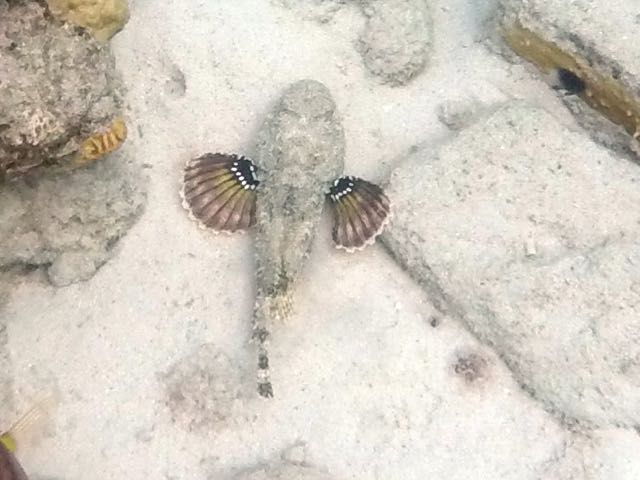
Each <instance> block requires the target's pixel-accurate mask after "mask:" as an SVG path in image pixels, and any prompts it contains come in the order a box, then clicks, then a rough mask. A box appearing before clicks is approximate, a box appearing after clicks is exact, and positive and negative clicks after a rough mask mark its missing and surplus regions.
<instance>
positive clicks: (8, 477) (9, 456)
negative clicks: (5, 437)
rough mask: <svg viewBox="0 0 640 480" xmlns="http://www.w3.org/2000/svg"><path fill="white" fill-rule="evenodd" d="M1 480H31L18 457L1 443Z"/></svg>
mask: <svg viewBox="0 0 640 480" xmlns="http://www.w3.org/2000/svg"><path fill="white" fill-rule="evenodd" d="M0 480H29V477H27V474H26V473H25V471H24V470H23V469H22V467H21V466H20V464H19V463H18V460H17V459H16V457H15V456H14V455H13V453H11V452H10V451H9V450H7V448H6V447H5V446H4V445H3V444H2V443H0Z"/></svg>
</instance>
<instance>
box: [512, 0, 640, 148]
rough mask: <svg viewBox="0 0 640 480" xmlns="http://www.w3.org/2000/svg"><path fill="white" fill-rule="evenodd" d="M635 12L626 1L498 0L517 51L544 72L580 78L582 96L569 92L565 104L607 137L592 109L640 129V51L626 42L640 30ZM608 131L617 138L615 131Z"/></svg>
mask: <svg viewBox="0 0 640 480" xmlns="http://www.w3.org/2000/svg"><path fill="white" fill-rule="evenodd" d="M637 16H638V8H637V4H636V3H635V2H629V1H620V0H617V1H611V2H599V1H596V0H575V1H571V2H566V1H564V0H502V8H501V14H500V22H501V24H502V26H501V29H502V33H503V36H504V38H505V40H506V42H507V43H508V44H509V46H510V47H511V48H512V49H513V50H514V51H515V52H516V53H517V54H518V55H520V56H522V57H524V58H525V59H527V60H529V61H531V62H533V63H534V64H535V65H536V66H537V67H538V68H540V69H541V70H542V71H543V72H545V73H546V72H550V71H553V70H554V69H557V68H563V69H566V70H569V71H570V72H573V73H574V74H576V75H577V76H578V77H579V78H580V79H581V80H582V81H583V82H584V87H585V88H584V91H583V92H579V96H580V98H581V99H582V100H584V102H574V101H573V100H574V99H573V98H571V97H567V98H566V100H567V104H568V106H569V108H571V109H572V110H573V111H574V113H577V114H578V118H581V119H583V122H584V124H585V125H587V126H591V127H592V131H593V132H594V133H595V134H597V135H598V138H599V139H600V140H602V141H605V142H606V141H607V139H606V138H603V137H604V135H603V134H602V132H596V130H602V129H603V128H606V127H603V126H602V124H599V122H598V121H597V117H595V116H594V115H593V114H592V111H591V109H595V110H596V111H598V112H600V114H602V115H604V117H606V118H608V119H609V120H610V121H612V122H613V123H615V124H617V125H619V126H621V127H623V128H624V130H626V132H627V133H628V134H630V135H632V136H636V137H637V136H638V135H640V57H639V56H638V55H637V52H636V49H634V48H632V47H630V45H633V43H634V41H635V39H636V38H637V37H638V34H640V24H639V23H638V18H637ZM589 107H591V108H589ZM608 136H609V137H611V139H612V140H613V141H611V140H610V141H608V142H606V143H615V137H616V136H617V135H616V131H615V130H612V131H611V133H610V134H609V135H608ZM626 142H628V137H627V140H626ZM633 145H636V144H635V142H633Z"/></svg>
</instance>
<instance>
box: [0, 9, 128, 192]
mask: <svg viewBox="0 0 640 480" xmlns="http://www.w3.org/2000/svg"><path fill="white" fill-rule="evenodd" d="M0 72H2V78H3V81H2V82H0V112H2V115H1V116H0V180H1V179H2V177H5V176H8V177H10V176H14V175H19V174H21V173H24V172H26V171H28V170H30V169H32V168H34V167H37V166H39V165H42V164H49V163H55V162H57V161H59V160H60V159H62V158H63V157H65V156H66V155H69V154H70V153H73V152H74V151H75V150H77V148H78V146H79V145H80V143H81V142H82V141H83V140H84V139H85V138H86V137H87V136H89V135H91V134H92V133H94V132H95V131H97V130H99V129H100V128H101V127H104V126H105V125H107V124H108V123H109V122H110V121H111V120H112V119H113V118H114V117H116V116H117V115H119V112H120V110H121V82H120V79H119V77H118V75H117V74H116V71H115V62H114V58H113V55H112V54H111V52H110V51H109V48H108V46H103V45H100V44H98V43H97V42H96V41H95V40H93V39H92V38H91V37H90V36H89V35H88V34H80V33H78V32H77V31H76V30H75V29H74V28H73V27H71V26H69V25H66V24H62V23H59V22H57V21H55V20H53V19H51V18H48V17H47V16H46V15H45V10H44V8H43V7H42V6H41V5H40V3H39V2H28V1H27V2H25V1H16V2H11V6H7V4H5V5H4V6H2V5H0Z"/></svg>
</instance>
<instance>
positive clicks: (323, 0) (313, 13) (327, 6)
mask: <svg viewBox="0 0 640 480" xmlns="http://www.w3.org/2000/svg"><path fill="white" fill-rule="evenodd" d="M347 1H348V0H304V1H302V2H301V1H300V0H271V2H272V3H274V4H276V5H278V6H281V7H284V8H288V9H290V10H294V11H295V12H296V13H297V14H298V15H300V16H301V17H302V18H304V19H305V20H313V21H316V22H319V23H327V22H330V21H331V20H332V19H333V17H334V15H335V14H336V12H337V11H338V10H340V9H341V8H342V7H343V6H344V5H345V3H347Z"/></svg>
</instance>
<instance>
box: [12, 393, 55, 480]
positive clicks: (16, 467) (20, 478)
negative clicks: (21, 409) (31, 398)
mask: <svg viewBox="0 0 640 480" xmlns="http://www.w3.org/2000/svg"><path fill="white" fill-rule="evenodd" d="M55 406H56V397H55V396H54V395H53V394H48V395H46V396H45V397H43V399H42V400H40V401H39V402H38V403H36V404H35V405H34V406H33V407H31V408H30V409H29V410H28V411H27V412H26V413H25V414H24V415H23V416H22V417H20V418H19V419H18V420H17V421H16V422H15V423H14V424H13V425H12V426H11V427H10V428H9V429H8V430H6V431H5V432H3V433H0V480H28V477H27V474H26V473H25V471H24V469H23V468H22V466H21V465H20V462H19V461H18V459H17V458H16V456H15V453H16V450H18V447H21V446H22V445H23V444H25V443H28V442H29V440H30V439H31V436H32V435H33V434H34V432H36V431H38V430H39V429H40V428H41V427H42V425H43V424H44V423H46V421H47V420H48V419H49V418H50V415H51V410H52V408H53V407H55Z"/></svg>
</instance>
